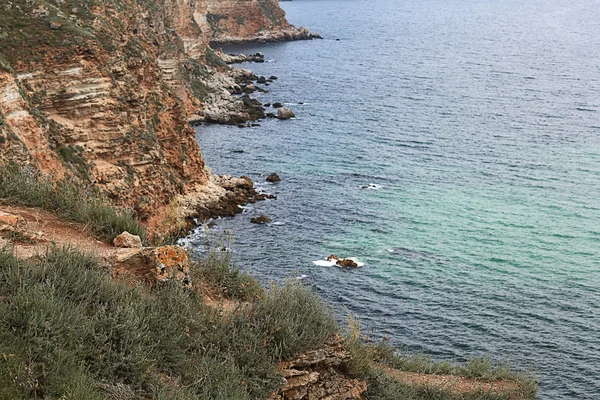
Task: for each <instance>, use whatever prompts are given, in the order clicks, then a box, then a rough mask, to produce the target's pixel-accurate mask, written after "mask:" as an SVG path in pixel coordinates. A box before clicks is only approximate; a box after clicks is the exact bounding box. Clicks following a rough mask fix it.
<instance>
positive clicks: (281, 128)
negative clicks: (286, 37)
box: [192, 0, 600, 399]
mask: <svg viewBox="0 0 600 400" xmlns="http://www.w3.org/2000/svg"><path fill="white" fill-rule="evenodd" d="M282 5H283V7H284V8H285V9H286V11H287V12H288V18H289V20H290V21H291V22H292V23H294V24H297V25H307V26H310V27H311V29H313V30H315V31H317V32H319V33H321V34H322V35H323V36H325V37H326V40H323V41H312V42H294V43H283V44H269V45H255V46H250V47H248V46H246V47H237V48H233V49H232V51H236V50H239V51H245V52H253V51H262V52H264V53H265V55H266V59H268V60H269V61H271V62H267V63H264V64H251V65H244V67H250V68H252V69H253V70H254V71H255V72H257V73H258V74H262V75H266V76H269V75H273V74H274V75H277V76H278V77H279V78H280V79H279V80H277V81H276V82H275V83H274V84H272V85H271V86H269V87H268V89H269V90H270V93H267V94H264V95H259V96H257V97H258V98H260V99H261V100H263V101H264V102H272V101H283V102H286V103H289V104H290V107H291V108H293V109H294V111H295V112H296V114H297V116H298V118H297V119H295V120H292V121H271V120H269V121H265V122H263V123H262V126H261V127H257V128H252V129H239V128H237V127H225V126H201V127H199V128H198V141H199V143H200V145H201V147H202V149H203V154H204V157H205V159H206V160H207V163H208V165H210V166H211V167H212V168H213V170H214V171H215V172H219V173H232V174H236V175H249V176H250V177H251V178H252V179H253V180H255V181H256V182H258V183H259V186H260V187H262V188H264V189H265V190H268V191H271V192H273V193H275V194H277V195H278V199H277V200H275V201H267V202H262V203H258V204H255V205H253V206H252V207H251V208H249V209H247V210H246V211H245V212H244V213H243V214H241V215H239V216H237V217H235V218H233V219H229V220H222V221H219V225H218V228H217V229H223V228H225V227H227V228H229V229H231V230H233V231H234V232H235V234H236V243H235V251H236V257H237V259H238V260H239V261H240V262H241V263H242V264H243V265H246V266H248V267H249V268H251V269H252V270H254V271H256V272H257V273H259V274H260V275H261V276H263V277H264V278H265V279H267V280H269V279H282V278H284V277H286V276H290V275H292V274H296V275H306V276H307V277H306V278H305V280H304V281H305V282H307V283H308V284H311V285H314V287H315V288H316V289H317V290H318V291H319V292H320V293H322V294H323V296H324V297H325V298H326V299H327V300H328V301H330V302H332V303H333V304H336V305H346V306H347V307H348V308H349V309H350V310H351V311H353V312H355V313H357V314H358V315H359V316H360V317H361V319H362V320H363V323H364V324H365V325H367V326H369V329H372V330H373V331H374V332H375V334H376V335H379V336H382V335H384V334H386V329H387V330H389V334H391V335H392V338H393V339H392V341H393V342H394V343H395V344H397V345H407V346H409V347H411V348H414V349H421V350H423V351H425V352H427V353H429V354H432V355H434V356H436V357H439V358H450V359H451V358H455V359H458V360H464V359H466V358H468V357H470V356H475V355H481V354H488V355H491V356H492V357H494V358H496V359H507V360H509V361H511V362H512V363H513V364H516V365H517V366H520V367H529V366H533V367H534V368H535V369H536V370H537V371H538V374H539V378H540V385H541V393H540V398H541V399H597V398H600V311H599V308H598V304H599V302H600V289H599V287H600V258H599V251H598V248H599V246H598V244H599V242H600V223H599V221H600V200H599V195H600V36H599V35H598V32H600V9H599V8H598V4H597V2H594V1H591V0H588V1H581V2H577V4H571V3H567V2H561V1H557V0H551V1H549V2H548V1H545V2H542V1H528V2H527V3H526V4H523V2H517V1H512V0H501V1H496V2H488V1H476V0H465V1H459V0H447V1H434V0H425V1H422V2H407V1H394V0H374V1H366V0H347V1H342V0H294V1H293V2H286V3H282ZM335 39H340V40H339V41H337V40H335ZM299 103H303V104H299ZM239 150H243V151H244V152H243V153H240V152H239ZM271 172H278V173H279V174H280V175H281V177H282V182H281V183H279V184H277V185H271V184H268V183H266V182H265V181H264V180H265V178H266V176H267V175H268V174H269V173H271ZM369 184H375V185H377V186H376V187H375V188H374V189H363V188H361V187H362V186H365V185H369ZM261 212H264V213H265V214H267V215H269V216H270V217H271V218H272V219H273V221H274V223H273V224H270V225H267V226H257V225H253V224H250V223H249V220H250V218H251V217H253V216H256V215H257V214H259V213H261ZM192 241H193V242H194V243H196V244H197V245H198V246H200V245H201V243H202V240H201V238H199V237H196V236H194V235H193V236H192ZM331 253H335V254H338V255H341V256H353V257H358V258H359V260H361V261H363V262H365V263H366V266H365V267H364V268H361V269H358V270H352V271H343V270H340V269H337V268H333V267H318V266H316V265H314V264H313V261H315V260H319V259H322V258H323V257H326V256H328V255H329V254H331Z"/></svg>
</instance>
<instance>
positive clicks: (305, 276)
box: [296, 275, 308, 281]
mask: <svg viewBox="0 0 600 400" xmlns="http://www.w3.org/2000/svg"><path fill="white" fill-rule="evenodd" d="M306 278H308V275H300V276H297V277H296V280H297V281H301V280H302V279H306Z"/></svg>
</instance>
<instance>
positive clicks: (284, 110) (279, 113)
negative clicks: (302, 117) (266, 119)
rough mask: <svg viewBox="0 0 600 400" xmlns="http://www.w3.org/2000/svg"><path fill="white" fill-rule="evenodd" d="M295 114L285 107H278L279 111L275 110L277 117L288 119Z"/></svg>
mask: <svg viewBox="0 0 600 400" xmlns="http://www.w3.org/2000/svg"><path fill="white" fill-rule="evenodd" d="M295 116H296V115H294V112H293V111H292V110H290V109H289V108H286V107H281V108H280V109H279V111H277V118H278V119H290V118H294V117H295Z"/></svg>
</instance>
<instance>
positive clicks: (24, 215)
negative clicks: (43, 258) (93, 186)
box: [0, 204, 116, 259]
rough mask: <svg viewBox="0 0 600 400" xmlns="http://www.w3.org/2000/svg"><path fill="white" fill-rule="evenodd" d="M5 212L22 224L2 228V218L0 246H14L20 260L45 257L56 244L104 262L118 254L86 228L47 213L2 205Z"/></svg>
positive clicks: (35, 209)
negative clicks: (69, 247) (92, 255)
mask: <svg viewBox="0 0 600 400" xmlns="http://www.w3.org/2000/svg"><path fill="white" fill-rule="evenodd" d="M2 212H3V213H5V214H8V215H12V216H16V217H17V219H18V221H17V222H16V223H15V224H2V221H1V218H0V246H2V245H4V244H7V243H10V244H12V245H13V246H14V250H15V254H16V256H17V257H19V258H30V257H33V256H36V255H38V254H43V253H44V252H45V249H46V247H47V246H49V245H52V244H53V243H55V244H56V245H57V246H72V247H75V248H78V249H81V250H83V251H85V252H87V253H91V254H94V255H97V256H98V257H100V258H101V259H107V258H108V257H109V256H110V255H112V254H113V253H114V252H115V251H116V249H115V248H114V247H112V246H109V245H107V244H106V243H103V242H101V241H99V240H97V239H96V238H94V237H93V236H92V234H91V233H90V230H89V229H88V228H87V227H86V226H85V225H83V224H77V223H73V222H68V221H66V220H64V219H61V218H59V217H58V216H56V215H54V214H52V213H49V212H47V211H44V210H40V209H37V208H30V207H22V206H13V205H5V204H0V213H2ZM7 218H8V217H7ZM11 219H12V218H11ZM3 242H4V243H3Z"/></svg>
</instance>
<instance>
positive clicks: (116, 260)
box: [111, 246, 191, 286]
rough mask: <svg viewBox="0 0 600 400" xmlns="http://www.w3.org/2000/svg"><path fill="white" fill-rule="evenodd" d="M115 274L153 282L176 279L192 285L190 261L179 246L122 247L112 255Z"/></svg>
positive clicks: (186, 284)
mask: <svg viewBox="0 0 600 400" xmlns="http://www.w3.org/2000/svg"><path fill="white" fill-rule="evenodd" d="M111 261H112V264H113V275H114V276H116V277H119V276H123V277H125V278H135V279H138V280H144V281H148V282H150V283H151V284H153V285H154V284H156V283H158V282H165V281H168V280H174V281H177V282H181V283H183V284H184V285H185V286H191V281H190V261H189V259H188V256H187V253H186V252H185V250H184V249H182V248H181V247H178V246H163V247H147V248H142V249H121V250H119V251H117V253H116V254H115V255H114V256H113V257H112V260H111Z"/></svg>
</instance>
